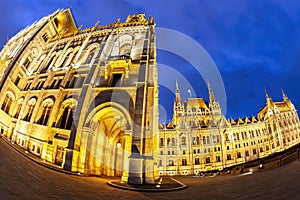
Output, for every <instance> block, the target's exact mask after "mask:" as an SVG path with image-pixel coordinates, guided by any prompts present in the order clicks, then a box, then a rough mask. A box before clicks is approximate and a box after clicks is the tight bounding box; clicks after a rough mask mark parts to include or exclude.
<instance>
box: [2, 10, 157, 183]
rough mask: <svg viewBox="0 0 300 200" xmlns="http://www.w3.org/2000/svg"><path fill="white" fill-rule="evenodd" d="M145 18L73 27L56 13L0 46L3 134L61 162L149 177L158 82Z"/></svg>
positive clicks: (137, 179) (66, 15)
mask: <svg viewBox="0 0 300 200" xmlns="http://www.w3.org/2000/svg"><path fill="white" fill-rule="evenodd" d="M154 26H155V24H154V20H153V18H152V17H149V18H148V19H146V18H145V15H144V14H135V15H133V16H129V17H128V18H127V20H126V21H125V22H120V19H118V20H117V21H116V22H115V23H113V24H108V25H102V26H100V25H98V22H97V23H96V24H95V26H94V27H92V28H87V29H82V30H81V27H79V28H77V26H76V24H75V22H74V20H73V16H72V14H71V11H70V10H69V9H66V10H58V11H56V12H55V13H53V14H51V15H49V16H46V17H44V18H43V19H41V20H39V21H37V22H35V23H34V24H32V25H30V26H28V27H27V28H25V29H23V30H21V31H20V32H19V33H18V34H17V35H15V36H14V37H13V38H11V39H10V40H9V41H8V43H7V44H6V45H5V46H4V48H3V50H2V51H1V54H0V58H1V63H0V65H1V68H0V76H1V77H0V89H1V94H2V95H1V96H0V106H1V110H0V119H1V120H0V127H1V133H2V135H3V136H5V137H7V138H9V139H10V140H12V141H13V142H15V143H16V144H18V145H20V146H22V147H23V148H24V149H26V150H28V151H29V152H31V153H33V154H35V155H37V156H39V157H40V158H41V159H43V160H45V161H48V162H50V163H54V164H56V165H58V166H61V167H62V168H64V169H67V170H70V171H73V172H79V173H85V174H94V175H108V176H121V177H122V180H124V181H128V182H130V183H153V182H154V180H155V179H156V178H158V170H157V165H156V163H157V148H156V146H157V132H158V120H157V118H158V110H157V109H158V106H157V105H158V89H157V88H158V87H157V68H156V47H155V33H154Z"/></svg>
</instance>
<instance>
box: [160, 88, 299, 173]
mask: <svg viewBox="0 0 300 200" xmlns="http://www.w3.org/2000/svg"><path fill="white" fill-rule="evenodd" d="M208 93H209V101H208V102H207V101H204V100H203V99H202V98H188V100H187V101H186V102H183V101H182V100H181V97H180V90H179V87H178V84H176V99H175V101H174V114H173V118H172V121H171V122H170V123H169V124H165V125H163V124H160V127H159V128H160V131H159V171H160V174H161V175H191V174H200V173H201V172H211V171H221V170H223V169H224V168H228V167H232V166H235V165H239V164H243V163H246V162H249V161H253V160H257V159H261V158H264V157H266V156H268V155H271V154H273V153H275V152H281V151H284V150H286V149H288V148H290V147H292V146H294V145H296V144H298V143H299V142H300V132H299V128H300V123H299V118H298V114H297V111H296V109H295V106H294V105H293V104H292V102H291V101H290V100H289V99H288V97H287V95H286V94H285V93H284V91H283V90H282V98H283V99H282V101H280V102H273V101H272V99H271V97H270V96H269V94H268V93H267V92H266V105H265V106H264V107H263V108H262V109H261V110H260V111H259V112H258V114H257V116H252V117H245V118H238V119H235V120H234V119H232V118H230V119H226V118H225V116H224V115H223V114H222V112H221V108H220V104H219V103H218V101H217V100H216V98H215V96H214V93H213V91H212V89H211V87H210V84H209V83H208Z"/></svg>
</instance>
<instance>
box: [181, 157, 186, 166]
mask: <svg viewBox="0 0 300 200" xmlns="http://www.w3.org/2000/svg"><path fill="white" fill-rule="evenodd" d="M186 165H187V162H186V159H185V158H184V159H182V166H186Z"/></svg>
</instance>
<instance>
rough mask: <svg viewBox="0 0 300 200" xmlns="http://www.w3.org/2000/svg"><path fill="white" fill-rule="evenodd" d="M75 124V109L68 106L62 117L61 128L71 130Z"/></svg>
mask: <svg viewBox="0 0 300 200" xmlns="http://www.w3.org/2000/svg"><path fill="white" fill-rule="evenodd" d="M72 124H73V110H72V107H71V106H69V105H68V106H66V107H65V108H64V112H63V114H62V116H61V119H60V124H59V128H62V129H67V130H70V129H71V127H72Z"/></svg>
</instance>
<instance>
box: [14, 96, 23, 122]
mask: <svg viewBox="0 0 300 200" xmlns="http://www.w3.org/2000/svg"><path fill="white" fill-rule="evenodd" d="M23 101H24V98H20V99H19V100H18V108H17V111H16V113H15V116H14V118H16V119H17V118H18V117H19V115H20V112H21V108H22V104H23Z"/></svg>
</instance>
